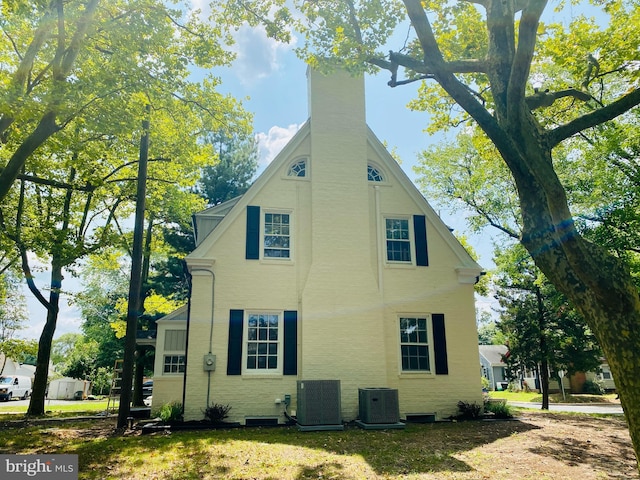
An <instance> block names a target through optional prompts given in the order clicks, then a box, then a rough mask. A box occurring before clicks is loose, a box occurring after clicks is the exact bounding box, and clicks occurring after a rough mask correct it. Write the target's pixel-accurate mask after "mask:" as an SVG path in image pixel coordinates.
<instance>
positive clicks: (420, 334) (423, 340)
mask: <svg viewBox="0 0 640 480" xmlns="http://www.w3.org/2000/svg"><path fill="white" fill-rule="evenodd" d="M428 337H429V335H428V333H427V319H426V318H400V353H401V356H402V370H403V371H419V372H428V371H429V370H430V365H429V341H428V340H429V338H428Z"/></svg>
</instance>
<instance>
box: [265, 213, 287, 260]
mask: <svg viewBox="0 0 640 480" xmlns="http://www.w3.org/2000/svg"><path fill="white" fill-rule="evenodd" d="M263 247H264V250H263V257H264V258H291V216H290V215H289V214H288V213H272V212H265V214H264V236H263Z"/></svg>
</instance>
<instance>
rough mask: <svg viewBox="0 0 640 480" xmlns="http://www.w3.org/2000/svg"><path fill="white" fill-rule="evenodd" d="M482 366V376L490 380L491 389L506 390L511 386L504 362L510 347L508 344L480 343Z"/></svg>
mask: <svg viewBox="0 0 640 480" xmlns="http://www.w3.org/2000/svg"><path fill="white" fill-rule="evenodd" d="M478 349H479V353H480V368H481V369H482V376H483V377H484V378H486V379H487V380H489V389H490V390H506V389H507V387H508V386H509V380H508V379H507V375H506V371H505V368H506V367H507V364H506V363H505V362H504V355H506V353H507V351H508V348H507V347H506V345H480V346H479V347H478Z"/></svg>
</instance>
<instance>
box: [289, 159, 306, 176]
mask: <svg viewBox="0 0 640 480" xmlns="http://www.w3.org/2000/svg"><path fill="white" fill-rule="evenodd" d="M287 176H288V177H306V176H307V160H306V159H303V160H299V161H297V162H295V163H294V164H292V165H291V166H290V167H289V170H288V171H287Z"/></svg>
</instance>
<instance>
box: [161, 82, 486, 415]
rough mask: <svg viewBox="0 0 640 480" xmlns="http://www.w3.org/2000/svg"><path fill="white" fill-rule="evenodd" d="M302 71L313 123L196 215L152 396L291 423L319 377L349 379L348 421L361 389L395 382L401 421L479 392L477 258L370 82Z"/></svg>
mask: <svg viewBox="0 0 640 480" xmlns="http://www.w3.org/2000/svg"><path fill="white" fill-rule="evenodd" d="M308 77H309V88H310V91H309V110H310V118H309V120H308V121H307V122H306V124H305V125H304V126H303V127H302V128H301V129H300V130H299V131H298V133H297V134H296V135H295V136H294V138H293V139H292V140H291V141H290V142H289V143H288V144H287V145H286V146H285V147H284V149H283V150H282V152H281V153H280V154H279V155H278V156H277V157H276V158H275V159H274V161H273V162H272V163H271V164H270V165H269V166H268V167H267V168H266V170H265V171H264V172H263V173H262V174H261V175H260V177H259V178H258V179H257V180H256V181H255V183H254V184H253V185H252V186H251V188H250V189H249V190H248V191H247V192H246V193H245V194H244V195H243V196H242V197H239V198H236V199H234V200H231V201H229V202H226V203H223V204H221V205H217V206H214V207H212V208H209V209H208V210H205V211H204V212H201V213H199V214H196V215H195V218H194V226H195V231H196V244H197V247H196V249H195V251H194V252H192V253H191V254H190V255H188V256H187V258H186V262H187V266H188V268H189V271H190V273H191V276H192V290H191V292H192V293H191V299H190V304H189V307H188V309H187V310H186V311H185V310H181V311H178V312H176V314H175V317H173V318H170V317H171V316H169V317H166V318H165V319H161V320H160V321H158V337H157V344H156V349H157V350H156V371H155V376H154V382H155V383H154V393H153V405H154V408H158V407H159V406H161V405H162V404H163V403H166V402H167V401H171V400H174V401H180V402H184V417H185V420H193V419H201V418H203V410H204V409H205V408H206V407H207V406H210V405H212V404H221V405H230V406H231V410H230V412H229V420H231V421H238V422H241V423H249V421H250V420H251V422H250V423H254V421H255V420H256V419H265V418H266V419H270V420H272V421H274V422H276V421H277V422H279V423H282V422H285V421H286V420H287V417H286V415H285V412H286V413H287V414H291V415H295V414H296V412H295V411H296V409H300V410H303V408H302V407H301V405H302V403H301V402H302V401H303V400H302V399H303V398H304V399H307V397H309V394H308V393H307V391H308V389H307V390H304V388H305V385H307V384H306V383H304V382H308V381H310V380H330V381H331V380H333V381H335V380H339V381H340V395H339V398H338V400H339V405H340V414H341V421H350V420H353V419H356V418H357V417H358V415H359V404H358V397H359V389H361V388H362V389H367V388H381V389H394V390H397V392H398V402H399V411H400V416H401V417H402V418H404V417H406V416H407V415H411V414H416V415H418V414H425V413H432V414H435V417H436V418H445V417H448V416H450V415H453V414H456V413H457V403H458V401H467V402H477V403H481V402H482V394H481V388H480V387H481V385H480V376H479V373H478V368H477V361H478V360H477V359H478V346H477V330H476V326H475V308H474V284H475V282H476V281H477V279H478V277H479V276H480V275H481V273H482V272H481V268H480V267H479V266H478V264H477V263H476V262H475V261H473V259H472V258H471V257H470V256H469V254H468V253H467V252H466V250H465V249H464V248H463V247H462V246H461V244H460V243H459V242H458V241H457V240H456V238H455V237H454V236H453V234H452V233H451V231H450V230H449V228H448V227H447V226H446V225H445V224H444V223H443V222H442V220H441V219H440V218H439V217H438V215H437V214H436V213H435V212H434V210H433V209H432V208H431V206H430V205H429V204H428V203H427V201H426V200H425V199H424V197H423V196H422V195H421V194H420V192H419V191H418V190H417V189H416V187H415V186H414V185H413V184H412V182H411V181H410V180H409V178H408V177H407V176H406V175H405V174H404V172H403V171H402V169H401V168H400V167H399V165H398V164H397V162H396V161H395V160H394V159H393V158H392V156H391V155H390V154H389V153H388V152H387V151H386V150H385V148H384V146H383V145H382V143H381V142H380V141H379V140H378V139H377V138H376V137H375V135H374V134H373V133H372V132H371V130H369V128H368V127H367V125H366V122H365V101H364V81H363V79H362V78H352V77H350V76H348V75H347V74H346V73H344V72H337V73H335V74H332V75H330V76H323V75H321V74H319V73H318V72H315V71H312V70H310V71H309V73H308ZM389 121H393V119H392V118H390V119H389ZM187 312H188V314H186V313H187ZM185 314H186V315H185ZM181 330H182V331H183V332H184V336H181V334H180V333H179V331H181ZM185 360H186V362H185ZM299 381H304V382H303V383H300V382H299ZM328 383H329V382H328ZM316 385H317V384H316ZM182 386H184V390H183V388H182ZM304 401H305V402H306V401H307V400H304ZM302 406H304V405H302ZM298 413H299V414H300V413H302V412H298ZM298 419H300V416H299V415H298Z"/></svg>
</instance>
